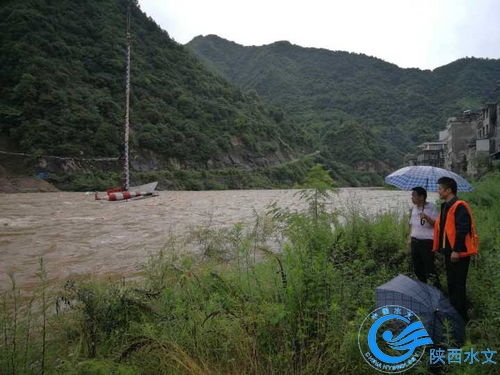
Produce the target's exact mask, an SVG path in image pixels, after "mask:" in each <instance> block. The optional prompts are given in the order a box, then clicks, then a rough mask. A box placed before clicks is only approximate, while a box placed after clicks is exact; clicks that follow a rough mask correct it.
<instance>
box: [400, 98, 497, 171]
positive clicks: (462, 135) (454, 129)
mask: <svg viewBox="0 0 500 375" xmlns="http://www.w3.org/2000/svg"><path fill="white" fill-rule="evenodd" d="M418 149H419V152H418V154H417V155H416V156H415V157H413V158H410V157H408V158H407V160H405V161H406V162H407V165H431V166H436V167H441V168H445V169H448V170H451V171H453V172H455V173H458V174H462V175H468V176H470V177H478V176H480V175H482V174H483V173H484V172H486V170H487V169H488V166H489V165H490V164H491V161H492V160H495V159H497V160H500V103H496V104H492V103H491V104H486V105H485V106H484V107H483V108H482V109H481V110H480V111H471V110H467V111H464V112H463V113H462V115H461V116H457V117H450V118H448V120H447V121H446V129H445V130H442V131H440V132H439V140H438V141H435V142H425V143H422V144H421V145H419V146H418Z"/></svg>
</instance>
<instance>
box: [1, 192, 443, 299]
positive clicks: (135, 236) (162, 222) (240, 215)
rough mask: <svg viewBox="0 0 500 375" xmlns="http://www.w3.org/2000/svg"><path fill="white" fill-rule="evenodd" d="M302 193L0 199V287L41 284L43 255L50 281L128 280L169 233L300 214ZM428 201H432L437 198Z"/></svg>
mask: <svg viewBox="0 0 500 375" xmlns="http://www.w3.org/2000/svg"><path fill="white" fill-rule="evenodd" d="M296 193H297V190H224V191H162V192H160V195H159V196H158V197H155V198H149V199H143V200H138V201H128V202H103V201H95V200H93V196H91V195H86V194H85V193H67V192H59V193H33V194H0V290H2V289H3V290H5V289H7V288H10V281H9V276H8V275H9V273H10V274H14V275H15V279H16V281H17V283H18V284H20V285H22V286H27V287H29V286H30V285H34V284H35V283H37V277H36V272H37V270H38V265H39V259H40V257H43V259H44V261H45V265H46V270H47V272H48V275H49V279H50V280H64V279H66V278H69V277H75V275H85V274H97V275H105V274H113V275H122V276H127V275H131V274H134V273H136V272H137V271H138V269H139V268H138V265H139V264H140V263H141V262H144V261H145V259H147V255H148V254H152V253H155V252H157V251H158V250H159V249H160V248H161V247H162V246H164V244H165V243H166V241H167V240H168V238H169V237H170V236H171V234H174V235H177V236H183V235H186V234H187V233H189V232H190V231H191V230H192V229H193V228H195V227H200V226H205V225H207V226H208V225H210V226H211V227H227V226H232V225H234V224H235V223H237V222H242V223H252V222H253V220H255V213H258V214H263V213H264V212H265V211H266V207H267V205H268V204H270V203H273V202H276V203H277V205H278V206H280V207H288V208H290V209H292V210H297V211H302V210H305V209H306V208H307V204H306V203H305V202H303V201H301V200H300V199H299V196H298V195H297V194H296ZM409 197H410V194H409V192H405V191H390V190H382V189H376V188H374V189H366V188H344V189H339V193H338V194H337V195H336V196H335V198H334V199H333V200H332V202H331V203H330V205H331V206H332V207H335V208H339V209H341V210H346V209H349V207H353V206H356V207H357V208H358V209H361V210H363V211H364V212H367V213H369V214H376V213H378V212H382V211H397V212H400V213H401V212H405V211H406V210H407V209H408V208H409V207H410V205H411V202H410V198H409ZM429 199H430V200H431V201H434V200H435V199H436V196H435V194H431V195H430V197H429Z"/></svg>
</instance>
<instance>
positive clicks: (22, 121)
mask: <svg viewBox="0 0 500 375" xmlns="http://www.w3.org/2000/svg"><path fill="white" fill-rule="evenodd" d="M127 3H128V2H127V1H126V0H103V1H99V2H90V1H85V2H76V3H75V2H74V1H69V0H62V1H51V0H32V1H6V2H3V3H2V6H1V8H0V34H1V35H0V38H1V39H0V82H1V84H0V133H1V134H0V135H1V136H4V137H8V138H10V139H11V141H14V142H15V143H16V144H17V146H18V147H19V150H20V151H24V152H31V153H39V154H50V155H61V156H81V155H85V156H92V155H95V156H118V155H119V154H120V152H121V135H120V134H121V131H122V130H121V127H122V124H123V117H124V104H123V103H124V80H125V77H124V73H125V29H126V15H127V10H126V9H127ZM132 5H133V6H132V17H131V29H132V72H131V74H132V94H131V127H132V129H131V137H132V140H131V144H132V147H133V152H136V153H139V154H140V153H141V150H150V151H153V152H154V153H156V154H157V155H158V156H159V157H163V158H165V159H167V158H170V157H175V158H177V159H180V160H183V161H184V162H185V165H191V166H192V167H199V168H202V167H204V166H206V162H207V160H209V159H213V160H216V159H217V158H222V157H223V155H224V154H226V153H227V152H228V151H229V150H230V149H231V148H232V146H231V143H230V141H229V139H230V137H231V136H235V137H238V139H244V140H246V143H245V142H244V143H243V144H242V145H241V147H240V148H242V149H246V150H248V152H252V153H254V154H255V155H256V156H259V155H257V154H260V156H263V155H265V154H266V153H269V152H273V151H276V149H277V148H279V147H283V145H282V143H281V142H280V141H279V140H278V139H279V138H281V139H286V140H287V142H288V143H291V144H297V140H296V139H295V140H294V134H296V132H295V131H293V126H292V125H291V124H290V123H289V122H284V121H283V115H280V114H279V111H276V113H275V112H273V107H271V106H269V105H266V104H264V103H263V102H262V101H261V100H260V98H259V97H257V96H255V95H251V94H245V93H244V92H242V91H241V90H240V89H238V88H236V87H235V86H232V85H231V84H229V83H228V82H227V81H225V80H224V79H222V78H221V77H219V76H217V75H215V74H213V73H210V72H209V71H208V70H207V69H206V68H205V67H204V66H203V65H202V64H201V63H200V62H199V61H198V60H197V59H196V58H195V57H194V56H193V54H192V53H191V52H189V51H188V50H187V49H186V48H185V47H183V46H181V45H179V44H177V43H176V42H175V41H173V40H172V39H170V38H169V35H168V33H167V32H166V31H164V30H162V29H161V28H160V27H159V26H158V25H156V24H155V23H154V22H153V21H152V20H151V19H149V18H147V17H146V16H145V15H144V14H143V13H142V12H141V11H140V9H139V8H138V6H137V3H136V2H132ZM268 142H269V144H270V145H272V147H269V146H266V147H261V146H260V143H262V144H266V145H267V144H268ZM297 151H299V152H300V150H297Z"/></svg>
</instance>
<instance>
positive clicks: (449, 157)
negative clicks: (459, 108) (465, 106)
mask: <svg viewBox="0 0 500 375" xmlns="http://www.w3.org/2000/svg"><path fill="white" fill-rule="evenodd" d="M480 117H481V114H480V113H478V112H471V111H466V112H464V113H463V115H462V116H458V117H450V118H449V119H448V120H447V121H446V130H445V131H443V132H440V137H442V139H440V141H441V142H445V143H446V151H445V155H444V163H443V166H444V168H445V169H448V170H451V171H453V172H455V173H459V174H466V173H467V165H468V158H469V156H470V144H471V142H474V141H475V139H476V129H477V123H478V120H479V119H480Z"/></svg>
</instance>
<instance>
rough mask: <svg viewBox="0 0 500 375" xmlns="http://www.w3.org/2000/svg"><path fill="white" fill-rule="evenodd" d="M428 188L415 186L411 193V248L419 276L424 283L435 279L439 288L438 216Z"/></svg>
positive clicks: (416, 272)
mask: <svg viewBox="0 0 500 375" xmlns="http://www.w3.org/2000/svg"><path fill="white" fill-rule="evenodd" d="M426 199H427V190H425V189H424V188H423V187H421V186H417V187H414V188H413V189H412V193H411V200H412V202H413V207H412V208H411V212H410V221H409V224H410V248H411V259H412V263H413V269H414V271H415V275H416V276H417V278H418V279H419V280H420V281H422V282H423V283H426V282H427V279H428V278H432V279H433V284H434V286H435V287H437V288H439V287H440V284H439V277H438V275H437V272H436V267H435V266H434V252H433V251H432V247H433V238H434V222H435V220H436V219H437V217H438V212H437V209H436V206H435V205H434V204H433V203H431V202H427V201H426Z"/></svg>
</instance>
